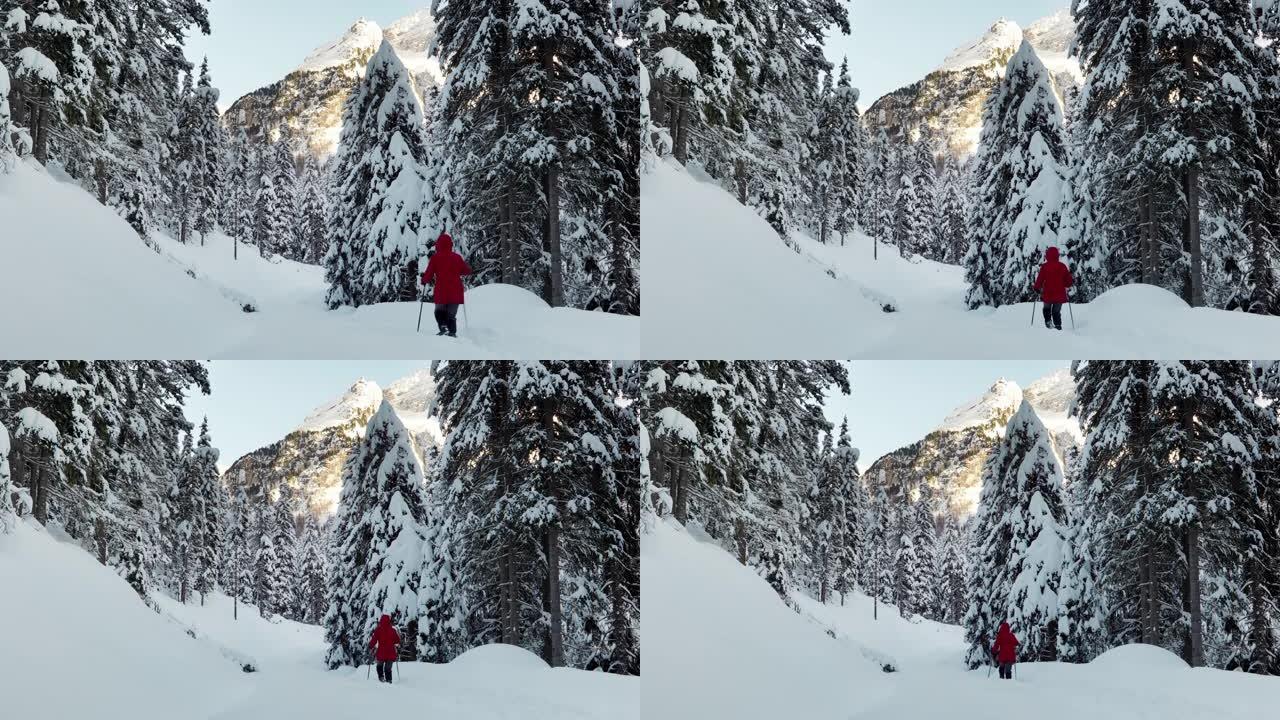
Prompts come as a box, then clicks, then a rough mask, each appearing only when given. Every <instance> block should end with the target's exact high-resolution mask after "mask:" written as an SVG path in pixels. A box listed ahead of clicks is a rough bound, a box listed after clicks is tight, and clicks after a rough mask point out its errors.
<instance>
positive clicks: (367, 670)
mask: <svg viewBox="0 0 1280 720" xmlns="http://www.w3.org/2000/svg"><path fill="white" fill-rule="evenodd" d="M372 672H373V665H372V664H368V665H365V666H364V679H365V680H368V679H369V678H370V677H372V675H371V673H372Z"/></svg>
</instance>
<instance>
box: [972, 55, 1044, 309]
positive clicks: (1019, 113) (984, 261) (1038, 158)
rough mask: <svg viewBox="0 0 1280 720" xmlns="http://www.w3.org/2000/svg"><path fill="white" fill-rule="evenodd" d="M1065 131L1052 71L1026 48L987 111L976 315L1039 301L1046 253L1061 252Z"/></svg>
mask: <svg viewBox="0 0 1280 720" xmlns="http://www.w3.org/2000/svg"><path fill="white" fill-rule="evenodd" d="M1063 127H1064V124H1063V117H1062V108H1061V105H1060V103H1059V102H1058V98H1057V95H1056V93H1055V90H1054V85H1053V80H1052V78H1051V77H1050V75H1049V71H1048V70H1047V69H1046V68H1045V67H1044V64H1043V63H1042V62H1041V61H1040V58H1039V57H1038V56H1037V55H1036V52H1035V50H1034V49H1033V48H1032V47H1031V44H1030V43H1027V42H1025V41H1024V42H1023V44H1022V46H1021V47H1020V48H1019V50H1018V52H1017V53H1015V54H1014V55H1013V58H1012V59H1010V60H1009V67H1008V69H1007V70H1006V72H1005V75H1004V78H1003V79H1002V80H1001V82H1000V85H999V86H998V87H997V89H996V91H995V92H994V93H992V94H991V97H989V98H988V99H987V101H986V105H985V106H984V108H983V116H982V139H981V141H980V142H979V146H978V155H977V157H976V158H975V160H974V162H975V165H974V182H975V186H976V193H975V197H974V202H973V204H972V206H971V208H970V213H969V221H968V223H967V227H968V236H969V250H968V252H967V253H966V255H965V280H966V281H968V283H969V285H970V289H969V294H968V303H969V307H970V308H977V307H981V306H983V305H994V306H1000V305H1008V304H1013V303H1018V302H1025V301H1027V300H1030V299H1032V297H1033V291H1032V289H1031V285H1032V283H1033V282H1034V281H1035V278H1036V272H1037V270H1038V269H1039V267H1040V264H1041V263H1042V261H1043V258H1044V251H1045V250H1046V249H1047V248H1049V247H1057V246H1060V245H1061V244H1062V243H1061V242H1060V241H1059V235H1058V231H1059V228H1060V225H1061V216H1062V201H1063V197H1064V189H1063V186H1064V183H1065V182H1066V170H1065V165H1066V162H1067V156H1066V142H1065V138H1064V129H1063Z"/></svg>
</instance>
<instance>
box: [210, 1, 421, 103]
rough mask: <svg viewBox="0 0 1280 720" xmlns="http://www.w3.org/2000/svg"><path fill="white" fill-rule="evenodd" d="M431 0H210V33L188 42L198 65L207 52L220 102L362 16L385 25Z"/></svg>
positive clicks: (284, 70)
mask: <svg viewBox="0 0 1280 720" xmlns="http://www.w3.org/2000/svg"><path fill="white" fill-rule="evenodd" d="M429 7H431V0H357V1H354V2H353V1H352V0H211V1H210V2H209V23H210V25H211V26H212V29H213V33H212V34H211V35H209V36H208V37H205V36H203V35H200V34H199V33H198V31H197V33H196V36H195V37H192V38H190V39H189V40H188V42H187V48H186V54H187V58H188V59H190V60H191V61H192V62H194V63H196V64H197V65H198V64H199V63H200V59H201V58H203V57H204V56H205V55H208V56H209V69H210V72H212V74H213V83H214V85H215V86H216V87H217V88H218V89H219V90H221V91H222V106H223V107H224V108H225V107H228V106H230V105H231V103H233V102H235V101H236V99H237V98H239V97H241V96H242V95H245V94H248V93H250V92H253V91H254V90H257V89H258V88H260V87H263V86H266V85H270V84H271V83H273V82H276V81H277V80H281V79H283V78H284V76H285V75H286V74H288V73H289V71H291V70H293V69H294V68H296V67H297V66H298V65H301V64H302V61H303V60H305V59H306V58H307V56H308V55H310V54H311V51H312V50H315V49H316V48H317V47H319V46H321V45H324V44H326V43H329V42H331V41H333V40H336V39H338V38H340V37H342V35H343V33H345V32H346V31H347V28H349V27H351V25H352V24H353V23H355V21H356V20H358V19H360V18H362V17H364V18H368V19H370V20H373V21H374V22H377V23H378V24H379V25H382V26H383V27H386V26H387V25H390V24H391V23H393V22H395V21H396V20H399V19H400V18H402V17H404V16H406V15H411V14H413V13H414V12H416V11H418V10H421V9H423V8H429Z"/></svg>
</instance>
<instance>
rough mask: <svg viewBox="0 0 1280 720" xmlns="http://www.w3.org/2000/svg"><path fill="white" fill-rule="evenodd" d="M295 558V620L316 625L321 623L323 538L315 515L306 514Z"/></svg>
mask: <svg viewBox="0 0 1280 720" xmlns="http://www.w3.org/2000/svg"><path fill="white" fill-rule="evenodd" d="M300 547H301V552H300V553H299V558H298V600H297V609H296V613H297V617H298V619H299V620H300V621H301V622H305V623H310V624H313V625H318V624H320V623H321V622H322V621H323V620H324V612H325V608H326V600H325V593H326V580H327V578H326V577H325V567H324V537H323V534H322V533H321V531H320V526H319V524H318V522H317V520H316V518H315V516H314V515H308V516H307V520H306V526H305V528H304V530H303V534H302V543H301V546H300Z"/></svg>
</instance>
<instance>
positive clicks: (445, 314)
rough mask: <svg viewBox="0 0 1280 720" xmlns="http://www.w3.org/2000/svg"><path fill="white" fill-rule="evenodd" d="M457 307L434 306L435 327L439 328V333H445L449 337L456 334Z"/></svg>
mask: <svg viewBox="0 0 1280 720" xmlns="http://www.w3.org/2000/svg"><path fill="white" fill-rule="evenodd" d="M459 307H460V306H459V305H436V325H438V326H439V327H440V332H447V333H449V334H450V335H457V334H458V308H459Z"/></svg>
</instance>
